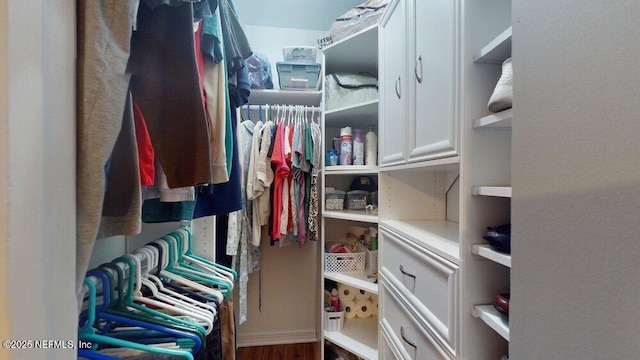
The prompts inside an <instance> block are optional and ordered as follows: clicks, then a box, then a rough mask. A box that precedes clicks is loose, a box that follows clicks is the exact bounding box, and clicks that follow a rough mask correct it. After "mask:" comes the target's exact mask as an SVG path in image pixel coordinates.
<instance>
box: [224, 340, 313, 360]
mask: <svg viewBox="0 0 640 360" xmlns="http://www.w3.org/2000/svg"><path fill="white" fill-rule="evenodd" d="M319 350H320V349H319V348H318V344H317V343H306V344H286V345H269V346H255V347H245V348H239V349H238V356H237V360H319V359H320V354H319Z"/></svg>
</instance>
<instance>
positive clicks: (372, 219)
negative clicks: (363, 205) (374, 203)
mask: <svg viewBox="0 0 640 360" xmlns="http://www.w3.org/2000/svg"><path fill="white" fill-rule="evenodd" d="M322 216H323V217H325V218H331V219H341V220H352V221H361V222H368V223H373V224H377V223H378V215H372V214H370V213H368V212H367V211H366V210H325V211H323V212H322Z"/></svg>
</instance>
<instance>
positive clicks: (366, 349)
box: [324, 317, 378, 359]
mask: <svg viewBox="0 0 640 360" xmlns="http://www.w3.org/2000/svg"><path fill="white" fill-rule="evenodd" d="M377 321H378V318H377V317H369V318H362V319H361V318H354V319H345V320H344V327H343V328H342V330H340V331H325V332H324V338H325V339H327V340H329V341H331V342H332V343H334V344H336V345H338V346H340V347H342V348H344V349H347V350H349V351H350V352H352V353H353V354H355V355H358V356H360V357H362V358H365V359H377V358H378V333H377V331H371V329H377V327H378V324H377Z"/></svg>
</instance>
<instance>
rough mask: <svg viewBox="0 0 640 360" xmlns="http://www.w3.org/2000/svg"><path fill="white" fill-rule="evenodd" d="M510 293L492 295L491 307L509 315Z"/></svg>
mask: <svg viewBox="0 0 640 360" xmlns="http://www.w3.org/2000/svg"><path fill="white" fill-rule="evenodd" d="M510 297H511V295H510V294H496V295H495V296H494V297H493V307H494V308H496V310H498V311H499V312H501V313H503V314H504V315H506V316H507V317H509V298H510Z"/></svg>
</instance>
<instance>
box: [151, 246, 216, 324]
mask: <svg viewBox="0 0 640 360" xmlns="http://www.w3.org/2000/svg"><path fill="white" fill-rule="evenodd" d="M138 251H140V252H142V253H146V255H147V256H150V257H155V258H156V260H157V259H158V258H159V253H158V249H157V248H155V247H153V246H148V245H145V246H143V247H142V248H140V249H138ZM156 264H157V263H156ZM156 266H159V264H158V265H155V266H154V267H150V269H149V270H151V269H155V268H156ZM143 276H145V277H147V278H148V279H149V281H151V282H153V283H154V284H155V285H156V286H157V288H158V291H160V292H162V293H165V294H167V295H169V296H172V297H175V298H178V299H181V300H182V301H185V302H188V303H189V304H191V305H194V306H198V307H200V308H202V309H206V310H207V311H209V312H210V313H211V314H213V316H214V317H215V315H216V314H217V313H218V311H217V309H216V308H215V307H214V306H211V305H209V304H207V303H206V298H205V301H204V302H203V301H198V300H196V299H194V298H191V297H188V296H186V295H183V294H180V293H178V292H177V291H175V290H172V289H168V288H166V287H165V286H164V284H163V283H162V281H161V280H160V279H159V278H158V277H157V276H155V275H154V274H151V273H147V274H145V273H144V272H143Z"/></svg>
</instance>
